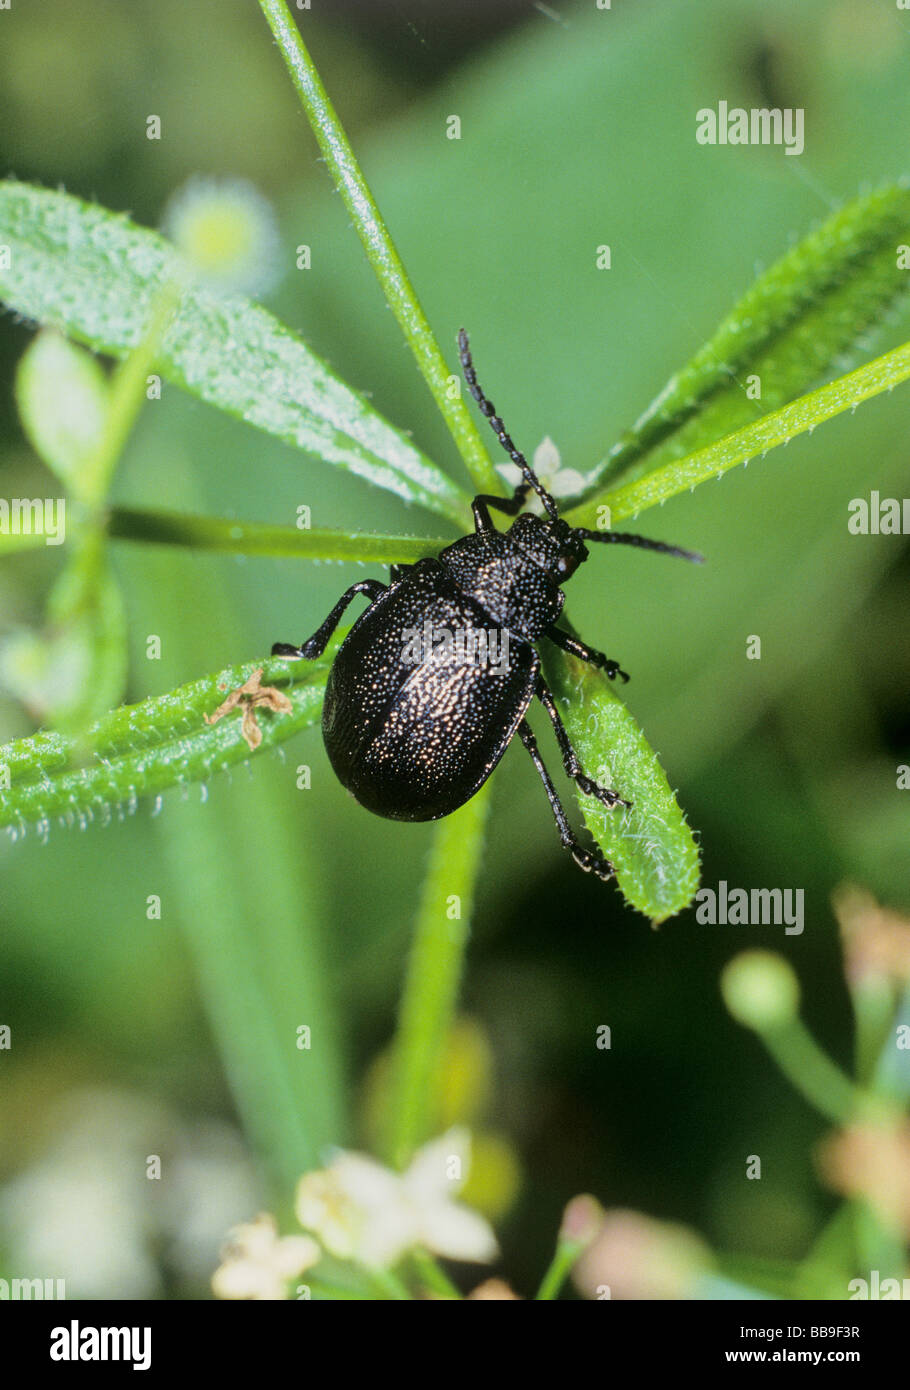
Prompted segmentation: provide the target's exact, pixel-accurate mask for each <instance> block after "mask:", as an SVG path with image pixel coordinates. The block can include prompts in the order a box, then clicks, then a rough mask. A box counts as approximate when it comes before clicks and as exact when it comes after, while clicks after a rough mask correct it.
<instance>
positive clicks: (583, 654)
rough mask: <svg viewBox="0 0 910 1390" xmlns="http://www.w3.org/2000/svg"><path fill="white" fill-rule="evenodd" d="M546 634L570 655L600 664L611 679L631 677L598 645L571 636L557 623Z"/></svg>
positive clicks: (593, 664)
mask: <svg viewBox="0 0 910 1390" xmlns="http://www.w3.org/2000/svg"><path fill="white" fill-rule="evenodd" d="M546 636H547V637H549V639H550V641H551V642H555V643H556V645H557V647H561V648H562V650H563V651H564V652H568V653H569V655H570V656H577V657H578V658H579V659H580V660H581V661H589V662H590V663H591V665H592V666H599V667H600V669H601V670H603V671H606V673H607V675H608V676H609V678H610V680H611V681H612V680H615V679H616V677H617V676H622V678H623V680H624V681H628V679H629V677H628V676H627V675H626V673H625V671H623V670H622V668H621V667H620V664H619V662H618V661H612V660H611V659H610V657H608V656H604V654H603V652H599V651H598V650H597V648H596V647H589V646H588V644H587V642H580V641H579V640H578V638H577V637H571V636H570V635H569V633H568V632H563V630H562V628H559V627H557V626H556V624H555V623H554V624H553V626H552V627H548V628H547V631H546Z"/></svg>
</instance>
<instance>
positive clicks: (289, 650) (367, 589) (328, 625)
mask: <svg viewBox="0 0 910 1390" xmlns="http://www.w3.org/2000/svg"><path fill="white" fill-rule="evenodd" d="M385 591H386V585H385V584H380V582H379V580H378V579H361V580H359V581H358V582H357V583H356V584H352V585H351V587H350V589H346V590H345V592H344V593H343V594H342V595H341V598H340V599H339V600H338V602H337V603H336V604H335V607H334V608H333V609H332V611H331V613H330V614H329V616H328V617H327V618H326V620H325V622H324V623H323V624H322V626H321V627H318V628H317V629H316V631H315V632H314V633H313V635H312V637H308V638H307V640H306V641H305V642H303V643H301V645H300V646H299V647H293V646H290V645H289V644H288V643H287V642H276V643H275V645H274V646H273V647H272V656H289V657H294V658H296V657H301V656H305V657H306V658H307V659H308V660H310V661H312V660H313V658H314V657H317V656H322V653H323V652H324V651H325V649H326V647H327V646H328V642H329V638H330V637H331V635H332V633H333V632H334V631H335V629H336V627H337V626H338V624H339V623H340V621H341V615H342V613H343V612H344V610H345V609H346V608H347V606H348V604H349V603H350V602H351V600H352V599H354V598H356V597H357V595H358V594H369V597H370V602H371V603H375V602H376V600H377V599H378V598H379V596H380V594H384V593H385Z"/></svg>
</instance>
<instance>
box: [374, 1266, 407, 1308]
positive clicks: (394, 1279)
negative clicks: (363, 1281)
mask: <svg viewBox="0 0 910 1390" xmlns="http://www.w3.org/2000/svg"><path fill="white" fill-rule="evenodd" d="M363 1270H364V1273H365V1274H366V1275H367V1277H368V1278H369V1281H370V1283H371V1284H372V1285H373V1287H374V1288H375V1289H376V1291H377V1293H379V1294H380V1295H381V1296H382V1298H383V1299H394V1300H395V1301H396V1302H399V1303H403V1302H404V1301H405V1300H407V1301H408V1302H410V1301H411V1292H410V1289H408V1287H407V1285H406V1284H405V1283H403V1282H402V1280H401V1279H399V1277H398V1275H397V1274H393V1273H392V1271H391V1270H390V1269H379V1268H378V1266H374V1265H364V1266H363Z"/></svg>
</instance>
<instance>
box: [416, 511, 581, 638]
mask: <svg viewBox="0 0 910 1390" xmlns="http://www.w3.org/2000/svg"><path fill="white" fill-rule="evenodd" d="M531 519H532V520H534V521H537V520H539V518H537V517H533V518H531ZM513 530H514V526H513V527H512V528H510V530H509V532H507V533H505V534H503V533H502V532H501V531H485V532H479V533H478V534H476V535H472V536H465V537H463V539H462V540H460V541H456V542H455V543H454V545H450V546H447V548H446V549H445V550H443V552H442V553H441V555H440V556H439V559H440V561H441V562H442V564H444V565H445V566H446V568H447V569H448V570H449V572H450V574H451V575H452V577H453V579H454V580H455V582H456V584H457V585H458V587H459V589H461V591H462V593H465V594H467V595H468V596H469V597H470V598H472V599H473V600H474V602H475V603H478V604H479V605H480V606H481V608H482V609H483V610H484V612H485V613H486V614H488V616H489V617H490V618H491V619H492V621H493V622H494V623H496V624H498V625H499V626H501V627H504V628H508V630H509V631H510V632H513V633H515V634H516V635H517V636H519V637H523V638H524V639H525V640H526V641H529V642H533V641H535V640H536V639H537V638H538V637H540V636H541V635H542V634H543V633H544V632H545V631H546V629H547V628H548V627H549V626H550V624H551V623H553V622H555V621H556V619H557V618H558V617H559V615H560V613H561V612H562V607H563V604H564V602H565V595H564V594H563V592H562V590H561V589H560V587H559V584H558V582H557V580H556V578H555V576H554V575H553V574H552V573H550V572H549V571H548V569H547V568H545V567H544V565H542V564H541V563H540V561H539V560H538V559H536V558H535V557H534V556H532V555H531V554H529V553H528V552H527V551H526V550H524V549H523V548H522V547H521V546H520V545H518V544H516V542H515V539H514V538H513V536H512V534H511V532H512V531H513Z"/></svg>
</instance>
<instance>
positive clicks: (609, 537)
mask: <svg viewBox="0 0 910 1390" xmlns="http://www.w3.org/2000/svg"><path fill="white" fill-rule="evenodd" d="M575 535H576V536H581V538H582V540H586V541H601V542H602V543H603V544H604V545H637V546H638V547H639V549H641V550H659V551H660V552H661V554H662V555H677V556H678V557H679V559H680V560H691V561H692V563H693V564H694V565H703V564H704V563H705V557H704V555H699V553H698V551H697V550H683V549H682V547H681V546H678V545H665V544H664V542H663V541H651V540H648V538H647V536H630V535H629V533H628V532H627V531H589V530H587V528H586V527H584V526H578V527H576V528H575Z"/></svg>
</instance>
